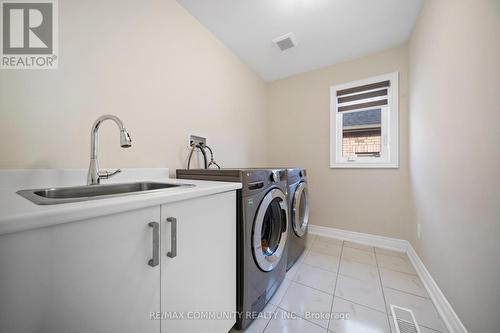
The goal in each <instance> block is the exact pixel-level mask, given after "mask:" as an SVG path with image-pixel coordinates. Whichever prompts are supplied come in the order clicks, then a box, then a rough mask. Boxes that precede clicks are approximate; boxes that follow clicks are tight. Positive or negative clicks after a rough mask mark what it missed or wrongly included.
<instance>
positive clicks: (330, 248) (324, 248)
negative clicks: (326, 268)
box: [311, 239, 342, 257]
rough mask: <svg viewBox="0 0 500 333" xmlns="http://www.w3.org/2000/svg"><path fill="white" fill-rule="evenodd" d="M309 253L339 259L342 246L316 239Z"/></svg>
mask: <svg viewBox="0 0 500 333" xmlns="http://www.w3.org/2000/svg"><path fill="white" fill-rule="evenodd" d="M311 251H314V252H319V253H323V254H328V255H331V256H336V257H340V254H341V252H342V245H339V244H337V243H330V242H324V241H318V239H316V240H315V241H314V243H313V244H312V246H311Z"/></svg>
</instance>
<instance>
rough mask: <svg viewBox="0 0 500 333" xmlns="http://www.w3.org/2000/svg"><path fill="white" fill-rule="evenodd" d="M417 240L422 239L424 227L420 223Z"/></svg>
mask: <svg viewBox="0 0 500 333" xmlns="http://www.w3.org/2000/svg"><path fill="white" fill-rule="evenodd" d="M417 238H418V239H421V238H422V225H421V224H420V223H418V224H417Z"/></svg>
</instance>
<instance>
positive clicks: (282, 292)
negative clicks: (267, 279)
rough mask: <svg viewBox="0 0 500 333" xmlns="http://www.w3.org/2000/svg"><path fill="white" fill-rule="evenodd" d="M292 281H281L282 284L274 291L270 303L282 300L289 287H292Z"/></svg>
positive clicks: (277, 302)
mask: <svg viewBox="0 0 500 333" xmlns="http://www.w3.org/2000/svg"><path fill="white" fill-rule="evenodd" d="M291 283H292V281H291V280H288V279H284V280H283V281H282V282H281V285H280V286H279V288H278V290H276V292H275V293H274V295H273V297H271V299H270V300H269V303H271V304H275V305H278V304H280V302H281V299H282V298H283V296H285V294H286V291H287V290H288V287H290V284H291Z"/></svg>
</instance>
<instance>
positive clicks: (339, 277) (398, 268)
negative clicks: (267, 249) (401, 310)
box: [235, 235, 447, 333]
mask: <svg viewBox="0 0 500 333" xmlns="http://www.w3.org/2000/svg"><path fill="white" fill-rule="evenodd" d="M390 304H395V305H400V306H403V307H406V308H410V309H412V310H413V312H414V314H415V317H416V319H417V322H418V323H419V324H420V328H421V331H422V333H436V332H443V333H446V332H447V330H446V328H445V326H444V324H443V322H442V320H441V318H440V317H439V315H438V313H437V311H436V308H435V307H434V304H433V303H432V301H431V300H430V299H429V296H428V294H427V291H426V290H425V288H424V286H423V284H422V282H421V281H420V279H419V278H418V276H417V273H416V272H415V270H414V268H413V266H412V265H411V263H410V261H409V259H408V257H407V256H406V254H405V253H399V252H393V251H388V250H385V249H379V248H374V247H371V246H366V245H363V244H357V243H353V242H347V241H341V240H338V239H333V238H326V237H321V236H314V235H310V236H309V242H308V245H307V248H306V250H305V251H304V254H303V255H302V256H301V258H300V259H299V260H298V261H297V263H296V264H295V265H294V267H292V269H291V270H290V271H288V272H287V276H286V279H285V280H284V281H283V283H282V284H281V286H280V288H279V289H278V291H277V292H276V294H275V295H274V296H273V298H272V299H271V301H270V302H269V304H268V305H267V306H266V308H265V309H264V313H265V315H264V316H262V317H261V318H259V319H257V320H255V321H254V322H253V323H252V324H251V325H250V326H249V327H248V328H247V329H246V330H245V333H281V332H287V333H302V332H306V333H309V332H310V333H316V332H323V333H331V332H334V333H385V332H387V333H396V330H395V328H394V324H393V323H392V317H391V316H390ZM346 317H348V318H346ZM235 332H238V331H235Z"/></svg>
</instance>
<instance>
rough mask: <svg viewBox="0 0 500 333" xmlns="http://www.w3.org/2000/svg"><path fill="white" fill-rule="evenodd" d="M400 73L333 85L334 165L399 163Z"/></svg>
mask: <svg viewBox="0 0 500 333" xmlns="http://www.w3.org/2000/svg"><path fill="white" fill-rule="evenodd" d="M398 76H399V74H398V73H397V72H396V73H391V74H386V75H381V76H377V77H373V78H370V79H366V80H362V81H356V82H350V83H346V84H341V85H337V86H333V87H331V91H330V93H331V97H330V98H331V110H330V167H331V168H398V167H399V156H398V154H399V134H398V113H399V102H398V94H399V91H398V87H399V82H398Z"/></svg>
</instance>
